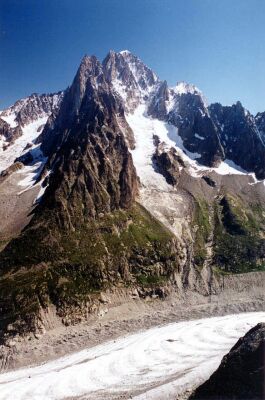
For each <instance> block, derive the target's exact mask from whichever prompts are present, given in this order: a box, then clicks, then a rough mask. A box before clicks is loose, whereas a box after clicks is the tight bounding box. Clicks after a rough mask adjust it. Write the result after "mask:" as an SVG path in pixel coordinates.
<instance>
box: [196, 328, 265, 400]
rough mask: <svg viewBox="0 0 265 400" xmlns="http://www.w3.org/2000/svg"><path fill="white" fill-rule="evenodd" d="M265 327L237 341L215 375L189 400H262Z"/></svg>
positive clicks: (253, 330)
mask: <svg viewBox="0 0 265 400" xmlns="http://www.w3.org/2000/svg"><path fill="white" fill-rule="evenodd" d="M264 354H265V324H264V323H260V324H258V325H256V326H255V327H254V328H252V329H251V330H250V331H249V332H248V333H247V334H246V335H245V336H244V337H243V338H240V339H239V341H238V342H237V343H236V344H235V346H234V347H233V348H232V349H231V350H230V352H229V353H228V354H227V355H226V356H225V357H224V358H223V359H222V362H221V365H220V366H219V368H218V369H217V371H215V372H214V374H213V375H212V376H211V377H210V378H209V380H207V381H206V382H205V383H204V384H202V385H201V386H200V387H199V388H197V389H196V390H195V393H194V394H193V395H192V396H191V398H190V399H191V400H199V399H200V400H210V399H211V400H231V399H234V400H236V399H238V400H243V399H245V400H263V399H264V396H265V391H264V389H265V388H264V376H265V365H264V362H265V359H264Z"/></svg>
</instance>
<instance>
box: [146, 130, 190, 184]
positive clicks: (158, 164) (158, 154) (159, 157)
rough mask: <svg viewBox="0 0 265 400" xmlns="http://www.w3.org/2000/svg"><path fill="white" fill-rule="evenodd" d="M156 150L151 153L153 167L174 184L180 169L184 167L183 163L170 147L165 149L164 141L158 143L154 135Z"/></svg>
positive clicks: (176, 181)
mask: <svg viewBox="0 0 265 400" xmlns="http://www.w3.org/2000/svg"><path fill="white" fill-rule="evenodd" d="M154 144H155V146H156V151H155V153H154V155H153V163H154V168H155V170H157V171H158V172H159V173H161V174H162V175H163V176H164V177H165V178H166V181H167V182H168V183H169V184H170V185H172V186H175V185H177V183H178V180H179V177H180V170H181V169H182V168H185V163H184V161H183V160H182V158H181V157H180V156H179V155H178V154H177V152H176V150H175V149H174V148H173V147H172V148H171V149H169V150H167V149H166V148H165V144H164V143H160V140H159V138H158V136H155V137H154Z"/></svg>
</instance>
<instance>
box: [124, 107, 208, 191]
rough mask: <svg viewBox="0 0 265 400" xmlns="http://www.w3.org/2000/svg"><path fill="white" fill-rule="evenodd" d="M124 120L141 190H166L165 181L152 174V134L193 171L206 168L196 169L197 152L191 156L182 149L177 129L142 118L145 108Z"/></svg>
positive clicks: (153, 148) (198, 155)
mask: <svg viewBox="0 0 265 400" xmlns="http://www.w3.org/2000/svg"><path fill="white" fill-rule="evenodd" d="M126 119H127V121H128V123H129V125H130V127H131V128H132V130H133V132H134V137H135V149H134V150H132V156H133V162H134V165H135V168H136V171H137V174H138V176H139V177H140V180H141V183H142V185H143V186H145V187H149V188H158V189H159V190H164V191H170V190H172V186H171V185H169V184H168V183H167V182H166V180H165V178H164V177H163V176H162V175H161V174H160V173H158V172H156V171H155V169H154V166H153V162H152V156H153V154H154V152H155V146H154V143H153V135H157V136H158V137H159V139H160V141H161V142H163V143H164V144H165V149H166V150H169V149H170V148H171V147H173V148H175V149H176V150H177V152H178V154H179V155H180V156H181V157H182V158H183V160H184V161H186V162H187V163H188V164H189V165H190V167H191V169H193V170H194V171H197V170H200V171H201V170H205V169H207V168H206V167H203V166H199V164H198V163H197V162H196V161H195V160H196V158H199V157H200V154H198V153H191V152H189V151H188V150H186V149H185V147H184V145H183V141H182V139H181V137H180V136H179V134H178V129H177V128H176V127H175V126H173V125H170V124H167V123H165V122H163V121H159V120H158V119H152V118H150V117H147V116H146V115H145V106H144V105H140V106H139V107H137V109H136V110H135V112H134V113H132V114H128V115H127V116H126Z"/></svg>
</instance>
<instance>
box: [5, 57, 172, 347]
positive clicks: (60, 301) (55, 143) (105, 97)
mask: <svg viewBox="0 0 265 400" xmlns="http://www.w3.org/2000/svg"><path fill="white" fill-rule="evenodd" d="M69 110H71V112H70V113H69ZM122 112H123V109H122V104H121V102H120V99H119V98H116V97H115V95H114V94H113V93H112V91H111V87H110V86H109V84H108V83H107V81H106V79H105V77H104V74H103V71H102V67H101V65H100V63H99V62H98V61H97V59H96V58H95V57H85V58H84V59H83V61H82V63H81V65H80V68H79V70H78V72H77V75H76V77H75V79H74V81H73V84H72V86H71V87H70V88H69V90H68V91H66V93H65V96H64V99H63V102H62V105H61V108H60V110H59V112H58V115H57V117H56V118H55V120H52V121H51V120H50V122H49V123H48V125H46V127H45V130H44V133H43V142H42V146H41V149H42V150H43V152H44V154H45V156H46V157H47V162H46V168H47V169H50V175H49V184H48V187H47V189H46V191H45V193H44V195H43V197H42V199H41V201H40V203H39V205H38V206H37V208H36V209H35V214H34V217H33V219H32V220H31V222H30V224H29V225H28V227H27V228H26V229H25V230H24V231H23V232H22V233H21V235H20V236H19V237H18V238H17V239H14V240H12V241H11V242H10V243H9V244H8V245H7V246H6V247H5V249H4V250H3V251H2V253H1V255H0V273H1V280H0V305H1V314H2V319H1V321H0V328H1V337H2V340H3V338H4V337H5V335H7V337H10V335H13V334H16V333H17V332H20V333H21V332H25V333H26V332H28V331H30V330H38V329H40V327H41V325H42V321H41V317H40V315H41V310H42V309H48V307H50V306H52V305H53V306H55V307H56V309H57V313H58V315H59V316H60V317H61V318H63V321H64V322H65V323H66V321H71V322H77V321H80V320H81V319H82V318H85V316H86V315H87V314H88V313H90V312H92V311H93V310H94V309H95V308H97V306H98V304H99V297H100V290H103V289H104V288H106V287H109V286H110V285H115V284H118V283H119V282H121V283H122V284H123V285H137V284H138V283H139V282H142V281H145V282H147V283H150V284H151V285H152V283H156V282H160V281H161V282H163V280H165V279H168V278H169V277H170V276H171V275H172V274H173V273H174V271H175V270H177V269H178V265H179V261H178V259H179V255H178V252H177V251H176V239H175V238H174V236H173V234H172V233H170V232H169V231H168V230H167V229H166V228H165V227H164V226H163V225H161V224H160V223H159V222H158V221H157V220H155V219H154V218H153V217H152V216H151V215H150V214H149V213H148V212H147V211H146V210H144V209H143V208H142V207H141V206H139V205H137V204H136V203H135V197H136V195H137V186H138V184H137V178H136V172H135V168H134V166H133V163H132V157H131V154H130V153H129V151H128V148H127V146H126V142H125V139H124V136H123V133H122V131H121V130H120V128H119V123H118V122H117V115H118V116H119V119H118V120H119V121H120V119H121V118H122ZM125 125H126V122H125V121H124V124H123V126H125Z"/></svg>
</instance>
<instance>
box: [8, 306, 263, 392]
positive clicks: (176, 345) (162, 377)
mask: <svg viewBox="0 0 265 400" xmlns="http://www.w3.org/2000/svg"><path fill="white" fill-rule="evenodd" d="M262 321H265V313H264V312H255V313H242V314H237V315H228V316H225V317H215V318H206V319H201V320H193V321H185V322H179V323H172V324H169V325H166V326H163V327H156V328H152V329H149V330H147V331H143V332H140V333H137V334H133V335H129V336H127V337H123V338H120V339H117V340H112V341H110V342H107V343H105V344H102V345H99V346H96V347H92V348H91V349H87V350H83V351H80V352H78V353H75V354H72V355H69V356H65V357H63V358H60V359H58V360H55V361H51V362H48V363H46V364H43V365H40V366H37V367H32V368H25V369H21V370H17V371H12V372H8V373H4V374H1V375H0V400H10V399H12V400H28V399H31V400H60V399H65V398H70V397H74V396H83V395H89V399H91V400H93V399H97V400H99V399H102V400H103V399H104V400H105V399H107V398H110V397H111V396H112V395H114V394H116V395H120V394H122V393H123V394H125V393H126V394H127V397H126V398H128V397H129V395H130V393H135V391H138V393H139V392H142V393H144V394H141V395H138V396H136V397H134V398H135V399H137V400H144V399H148V400H154V399H156V400H158V399H161V398H167V399H175V396H176V395H177V394H178V393H181V392H182V391H183V390H185V388H187V387H191V386H194V385H198V384H200V383H201V382H202V381H204V380H206V379H207V378H208V377H209V375H210V374H211V373H212V372H213V371H214V370H215V369H216V368H217V367H218V365H219V363H220V361H221V359H222V357H223V356H224V355H225V354H226V353H227V352H228V351H229V350H230V349H231V347H232V346H233V345H234V344H235V343H236V341H237V340H238V338H239V337H240V336H242V335H244V334H245V333H246V332H247V331H248V330H249V329H250V328H252V327H253V326H255V325H256V324H257V323H259V322H262ZM169 382H170V383H169ZM165 394H166V396H167V397H163V395H165ZM111 398H112V397H111Z"/></svg>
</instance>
